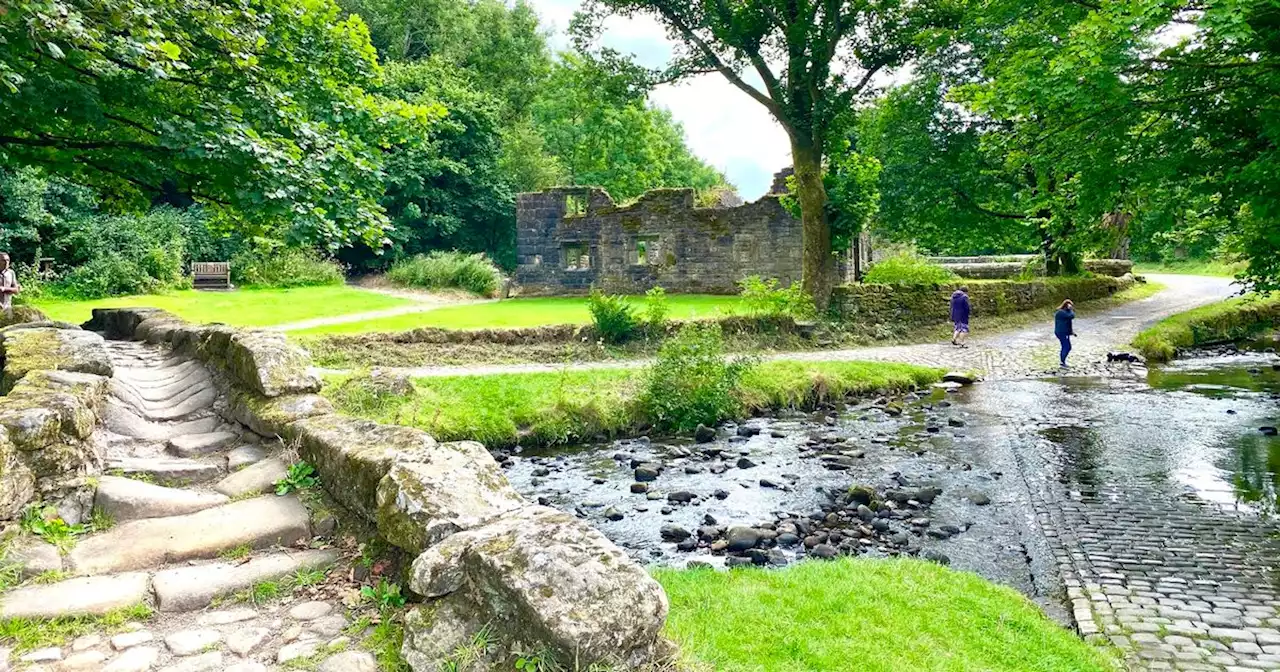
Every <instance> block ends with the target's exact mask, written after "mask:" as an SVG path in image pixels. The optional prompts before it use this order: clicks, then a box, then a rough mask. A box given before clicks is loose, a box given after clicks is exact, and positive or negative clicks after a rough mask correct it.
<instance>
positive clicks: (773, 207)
mask: <svg viewBox="0 0 1280 672" xmlns="http://www.w3.org/2000/svg"><path fill="white" fill-rule="evenodd" d="M693 197H694V192H693V190H692V189H657V190H654V191H650V192H647V193H645V194H644V195H643V196H641V197H640V198H639V199H638V200H636V201H635V202H634V203H631V204H627V205H621V206H620V205H617V204H615V203H614V202H613V199H612V198H610V197H609V194H608V193H606V192H605V191H604V190H603V189H600V188H596V187H565V188H557V189H549V190H547V191H540V192H536V193H527V194H520V196H519V197H518V199H517V204H516V247H517V255H518V258H519V268H518V269H517V271H516V281H517V283H518V284H519V285H520V288H521V292H522V293H523V294H525V295H550V294H585V293H587V291H589V290H590V288H591V286H592V285H596V286H599V287H601V288H603V289H605V290H607V291H614V292H621V293H628V294H636V293H644V292H645V291H646V290H648V289H649V288H651V287H654V286H661V287H663V288H665V289H666V290H667V291H670V292H674V293H703V294H733V293H737V291H738V287H737V282H738V281H739V280H741V279H742V278H745V277H747V276H750V275H759V276H761V277H766V278H778V279H779V280H780V281H782V283H783V284H790V283H791V282H793V281H797V280H799V279H800V272H801V261H800V252H801V226H800V221H799V220H798V219H796V218H794V217H792V216H791V214H790V213H788V212H787V211H786V209H784V208H783V207H782V204H781V203H780V202H779V200H778V196H777V195H774V194H770V195H766V196H764V197H762V198H761V199H760V200H758V201H755V202H753V203H747V204H746V205H741V206H737V207H731V208H719V207H718V208H697V207H694V201H693Z"/></svg>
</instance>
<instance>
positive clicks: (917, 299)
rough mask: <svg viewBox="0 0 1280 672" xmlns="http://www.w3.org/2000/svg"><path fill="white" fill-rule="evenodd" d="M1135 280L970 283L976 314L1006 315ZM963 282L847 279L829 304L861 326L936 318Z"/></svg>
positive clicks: (943, 315)
mask: <svg viewBox="0 0 1280 672" xmlns="http://www.w3.org/2000/svg"><path fill="white" fill-rule="evenodd" d="M1135 282H1136V280H1135V279H1134V277H1133V276H1132V275H1128V276H1125V277H1122V278H1111V277H1100V278H1043V279H1039V280H1030V281H1014V280H1001V281H995V282H981V283H973V284H972V285H969V302H970V304H971V305H972V307H973V316H974V317H975V318H980V317H982V316H984V315H987V316H990V315H1007V314H1009V313H1016V312H1022V311H1026V310H1034V309H1037V308H1046V307H1049V306H1055V305H1057V304H1059V303H1061V302H1062V300H1063V299H1067V298H1069V299H1072V300H1073V301H1077V302H1079V301H1089V300H1092V299H1100V298H1103V297H1107V296H1110V295H1112V294H1115V293H1116V292H1119V291H1122V290H1125V289H1128V288H1129V287H1132V286H1133V284H1134V283H1135ZM961 284H963V283H953V284H947V285H919V286H907V285H845V286H842V287H837V288H836V291H835V294H834V295H833V297H832V305H833V306H835V309H836V310H837V311H839V313H840V315H841V317H842V318H843V319H844V320H846V321H850V322H855V323H857V324H859V325H864V326H865V325H902V326H920V325H927V324H939V323H942V322H946V321H947V320H948V319H949V317H950V308H949V301H950V300H951V294H952V292H954V291H955V290H956V289H958V288H959V287H960V286H961Z"/></svg>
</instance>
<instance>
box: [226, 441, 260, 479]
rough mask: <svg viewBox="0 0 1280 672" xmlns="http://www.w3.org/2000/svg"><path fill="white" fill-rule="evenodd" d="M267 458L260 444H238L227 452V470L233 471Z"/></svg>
mask: <svg viewBox="0 0 1280 672" xmlns="http://www.w3.org/2000/svg"><path fill="white" fill-rule="evenodd" d="M265 459H267V451H266V450H264V449H263V448H262V446H239V447H236V448H232V449H231V450H230V451H229V452H227V471H228V472H230V473H235V472H237V471H240V470H241V469H244V468H245V467H247V466H249V465H251V464H255V463H257V462H261V461H263V460H265Z"/></svg>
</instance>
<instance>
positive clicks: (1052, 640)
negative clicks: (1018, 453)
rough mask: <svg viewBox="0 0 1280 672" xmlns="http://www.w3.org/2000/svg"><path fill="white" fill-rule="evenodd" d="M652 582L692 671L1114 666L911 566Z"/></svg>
mask: <svg viewBox="0 0 1280 672" xmlns="http://www.w3.org/2000/svg"><path fill="white" fill-rule="evenodd" d="M654 575H655V578H657V579H658V581H659V582H660V583H661V584H662V586H663V588H665V589H666V592H667V596H668V597H669V598H670V600H671V613H670V616H669V617H668V619H667V631H668V633H669V634H670V635H671V636H672V637H673V639H675V640H676V641H677V642H678V643H679V644H680V646H681V650H682V653H683V655H684V657H685V658H686V662H687V663H688V666H689V667H690V668H692V669H714V670H717V671H724V672H746V671H748V670H750V671H756V670H855V669H856V670H860V671H866V672H879V671H884V672H896V671H897V670H913V671H921V672H923V671H927V670H949V671H950V670H956V671H959V670H983V671H985V672H1005V671H1007V672H1028V671H1037V672H1058V671H1061V672H1089V671H1094V670H1096V671H1103V670H1114V669H1117V667H1116V665H1115V664H1114V663H1113V662H1112V661H1111V660H1110V659H1109V657H1108V655H1107V654H1106V653H1104V652H1103V651H1101V650H1099V649H1095V648H1094V647H1092V646H1090V645H1088V644H1086V643H1085V642H1083V641H1081V640H1080V639H1079V638H1078V637H1076V636H1075V635H1074V634H1072V633H1071V632H1069V631H1067V630H1066V629H1064V628H1062V627H1060V626H1058V625H1056V624H1054V623H1052V622H1050V621H1049V619H1047V618H1046V617H1045V616H1044V615H1043V614H1042V613H1041V612H1040V610H1039V609H1037V608H1036V607H1035V605H1033V604H1031V603H1030V602H1029V601H1027V599H1026V598H1024V597H1023V596H1022V595H1019V594H1018V593H1017V592H1015V591H1013V590H1011V589H1009V588H1004V587H1001V586H997V585H995V584H993V583H990V582H988V581H986V580H984V579H982V578H981V577H978V576H976V575H974V574H969V573H965V572H957V571H953V570H950V569H947V568H944V567H940V566H938V565H935V564H932V563H927V562H923V561H918V560H871V559H848V558H846V559H842V560H838V561H834V562H802V563H799V564H797V565H793V566H791V567H788V568H786V569H782V570H761V569H746V570H734V571H731V572H715V571H712V570H670V569H658V570H655V572H654Z"/></svg>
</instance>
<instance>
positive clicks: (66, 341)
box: [0, 327, 112, 392]
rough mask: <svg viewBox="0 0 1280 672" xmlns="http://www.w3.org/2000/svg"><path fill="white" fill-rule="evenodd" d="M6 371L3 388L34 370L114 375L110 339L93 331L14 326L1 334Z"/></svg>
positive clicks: (0, 387) (0, 382)
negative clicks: (103, 337) (108, 343)
mask: <svg viewBox="0 0 1280 672" xmlns="http://www.w3.org/2000/svg"><path fill="white" fill-rule="evenodd" d="M0 357H3V359H4V374H3V377H0V391H3V392H8V391H9V390H11V389H13V386H14V385H16V384H17V382H18V381H19V380H22V377H23V376H25V375H27V374H28V373H30V372H31V371H40V370H50V371H53V370H57V371H76V372H80V373H92V374H96V375H99V376H107V377H110V376H111V374H112V368H111V359H110V357H109V356H108V355H107V346H106V342H105V341H103V340H102V337H101V336H99V335H98V334H95V333H93V332H91V331H83V330H80V329H57V328H54V327H32V328H22V327H19V328H10V329H8V330H6V331H4V332H3V333H0Z"/></svg>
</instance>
